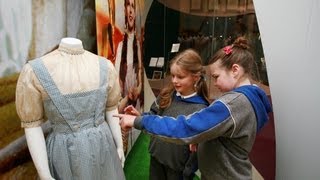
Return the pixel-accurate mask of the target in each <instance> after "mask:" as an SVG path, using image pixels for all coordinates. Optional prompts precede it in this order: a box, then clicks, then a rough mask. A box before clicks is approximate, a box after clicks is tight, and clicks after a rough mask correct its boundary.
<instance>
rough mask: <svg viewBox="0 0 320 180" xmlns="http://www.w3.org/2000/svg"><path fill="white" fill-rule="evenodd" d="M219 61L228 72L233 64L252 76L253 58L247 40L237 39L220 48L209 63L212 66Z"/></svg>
mask: <svg viewBox="0 0 320 180" xmlns="http://www.w3.org/2000/svg"><path fill="white" fill-rule="evenodd" d="M218 60H221V66H222V67H225V68H226V69H228V70H230V69H231V68H232V65H233V64H239V65H240V66H242V67H243V69H244V72H245V73H247V74H249V75H250V76H251V75H252V71H253V65H254V58H253V55H252V53H251V51H250V47H249V45H248V40H247V39H245V38H244V37H238V38H237V39H236V40H235V41H234V43H233V44H231V45H229V46H226V47H224V48H221V49H220V50H218V51H217V52H216V53H215V55H214V56H213V57H212V58H211V60H210V61H209V64H213V63H215V62H216V61H218Z"/></svg>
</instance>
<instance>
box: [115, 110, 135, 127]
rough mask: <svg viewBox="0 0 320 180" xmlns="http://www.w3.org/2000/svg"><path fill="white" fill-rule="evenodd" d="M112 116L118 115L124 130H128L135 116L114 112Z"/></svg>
mask: <svg viewBox="0 0 320 180" xmlns="http://www.w3.org/2000/svg"><path fill="white" fill-rule="evenodd" d="M113 117H118V118H119V119H120V126H121V128H122V129H124V130H125V131H128V130H130V129H131V128H132V127H133V125H134V120H135V119H136V117H137V116H132V115H129V114H115V115H113Z"/></svg>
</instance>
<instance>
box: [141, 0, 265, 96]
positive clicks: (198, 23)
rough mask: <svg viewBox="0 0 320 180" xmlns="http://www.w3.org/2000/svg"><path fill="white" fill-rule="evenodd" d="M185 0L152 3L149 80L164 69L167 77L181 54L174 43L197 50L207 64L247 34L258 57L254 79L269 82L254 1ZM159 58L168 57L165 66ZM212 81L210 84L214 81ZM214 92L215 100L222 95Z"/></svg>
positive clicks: (147, 38) (146, 59)
mask: <svg viewBox="0 0 320 180" xmlns="http://www.w3.org/2000/svg"><path fill="white" fill-rule="evenodd" d="M183 2H184V1H183ZM183 2H182V1H174V2H171V1H162V0H159V1H154V2H153V3H152V5H151V8H150V10H149V12H148V15H147V20H146V24H145V29H146V31H145V38H144V39H145V42H144V45H145V46H144V49H145V50H144V52H145V54H144V63H145V71H146V74H147V77H148V79H153V78H152V77H155V76H154V73H156V74H159V71H162V72H163V73H162V76H161V79H165V77H166V74H167V71H168V62H169V61H170V59H171V58H172V57H174V55H175V54H176V53H177V52H172V46H174V44H179V45H180V47H179V51H182V50H183V49H186V48H194V49H196V50H197V51H198V52H199V54H200V55H201V57H202V59H203V63H204V65H207V63H208V61H209V60H210V58H211V57H212V56H213V55H214V53H215V52H216V51H217V50H219V49H220V48H222V47H223V46H226V45H228V44H231V43H232V42H233V41H234V40H235V39H236V38H237V37H238V36H245V37H246V38H247V39H248V40H249V41H250V43H251V48H252V51H253V54H254V56H255V60H256V62H255V63H256V64H255V69H254V75H253V78H254V80H255V81H256V82H257V83H262V84H264V85H268V84H269V83H268V78H267V72H266V66H265V61H264V54H263V49H262V44H261V40H260V33H259V28H258V23H257V19H256V16H255V12H254V9H253V4H252V1H245V0H240V1H234V2H233V1H221V0H219V1H217V0H208V1H201V0H199V1H197V2H196V1H190V4H186V3H183ZM235 2H237V3H235ZM198 3H200V4H198ZM191 6H194V7H191ZM159 58H160V59H162V60H164V65H163V66H157V62H158V61H157V60H158V59H159ZM150 62H151V63H150ZM157 77H158V76H157ZM208 84H209V85H210V81H208ZM210 88H214V87H212V86H210ZM154 91H155V93H156V91H157V90H156V89H155V88H154ZM210 92H211V93H212V92H213V93H212V94H211V98H212V99H214V98H215V97H216V96H217V95H219V92H215V90H213V91H212V89H211V90H210Z"/></svg>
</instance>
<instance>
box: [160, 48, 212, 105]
mask: <svg viewBox="0 0 320 180" xmlns="http://www.w3.org/2000/svg"><path fill="white" fill-rule="evenodd" d="M173 64H176V65H178V66H180V67H181V68H182V69H183V70H185V71H188V72H191V73H192V74H200V79H199V81H198V82H197V84H196V92H197V94H198V95H200V96H202V97H204V98H205V99H206V100H207V102H209V98H208V97H209V95H208V87H207V84H206V82H205V78H204V75H205V69H204V68H203V66H202V60H201V57H200V55H199V54H198V53H197V52H196V51H195V50H193V49H186V50H184V51H182V52H180V53H179V54H177V55H176V56H175V57H174V58H173V59H172V60H171V61H170V67H171V66H172V65H173ZM174 91H175V89H174V87H173V84H172V83H169V84H168V86H167V87H165V88H164V89H163V90H162V91H161V92H160V103H159V106H160V108H163V109H164V108H167V107H168V106H170V104H171V102H172V95H173V92H174Z"/></svg>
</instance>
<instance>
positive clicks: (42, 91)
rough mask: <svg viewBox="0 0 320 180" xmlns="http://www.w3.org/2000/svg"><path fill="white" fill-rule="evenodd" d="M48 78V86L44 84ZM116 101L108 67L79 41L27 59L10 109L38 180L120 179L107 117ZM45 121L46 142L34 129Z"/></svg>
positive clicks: (115, 128) (116, 130)
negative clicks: (47, 125) (22, 132)
mask: <svg viewBox="0 0 320 180" xmlns="http://www.w3.org/2000/svg"><path fill="white" fill-rule="evenodd" d="M40 61H41V62H40ZM37 63H38V64H37ZM39 63H40V64H41V63H42V64H43V66H41V65H39ZM39 67H40V68H39ZM43 71H46V72H48V73H46V72H43ZM43 74H45V75H47V76H44V75H43ZM48 76H49V77H50V78H48ZM43 78H44V80H43ZM48 79H49V80H48ZM50 79H51V80H52V81H51V82H52V83H53V84H54V85H52V84H51V85H50V84H49V85H48V84H46V83H47V81H50ZM52 86H54V87H56V88H53V90H55V91H54V92H52V88H51V87H52ZM57 94H58V95H57ZM70 97H71V98H70ZM56 98H58V100H55V99H56ZM78 98H79V100H78ZM86 98H87V99H86ZM65 99H67V100H65ZM75 99H76V101H75ZM119 100H120V86H119V82H118V77H117V73H116V71H115V69H114V66H113V65H112V63H111V62H110V61H108V60H106V59H104V58H102V57H100V56H97V55H95V54H92V53H90V52H88V51H85V50H84V49H83V46H82V42H81V41H80V40H79V39H75V38H63V39H62V40H61V42H60V44H59V47H58V49H57V50H54V51H52V52H50V53H48V54H47V55H44V56H43V57H41V58H39V59H36V60H33V61H29V63H27V64H26V65H25V66H24V68H23V70H22V71H21V73H20V77H19V80H18V83H17V90H16V107H17V113H18V115H19V117H20V119H21V121H22V122H21V124H22V127H23V128H24V129H25V134H26V139H27V144H28V148H29V151H30V154H31V157H32V160H33V162H34V165H35V167H36V169H37V172H38V174H39V177H40V179H70V178H71V177H72V178H76V179H105V178H107V177H108V178H111V179H124V178H125V177H124V174H123V170H122V167H123V165H124V160H125V156H124V152H123V142H122V135H121V129H120V126H119V119H118V118H116V117H114V116H113V115H114V114H118V110H117V104H118V102H119ZM60 101H62V102H63V103H60ZM83 101H84V102H83ZM30 105H32V107H29V106H30ZM46 118H47V119H48V120H49V121H50V122H51V125H52V129H53V132H51V133H50V134H49V135H48V137H47V140H45V138H44V134H43V131H42V129H41V126H40V125H41V123H43V122H44V121H45V120H47V119H46ZM86 138H87V139H86ZM60 146H61V147H60ZM107 153H108V154H107ZM105 154H107V155H105ZM66 159H67V160H66ZM87 163H88V164H87ZM110 166H111V167H110ZM112 166H113V167H112ZM104 168H105V169H104Z"/></svg>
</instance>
